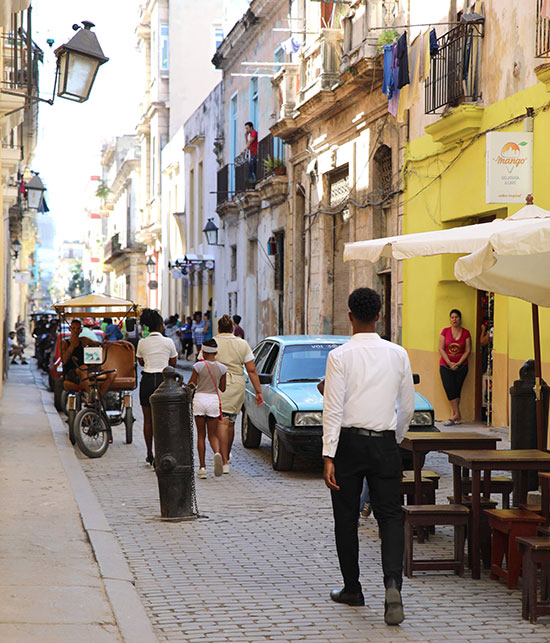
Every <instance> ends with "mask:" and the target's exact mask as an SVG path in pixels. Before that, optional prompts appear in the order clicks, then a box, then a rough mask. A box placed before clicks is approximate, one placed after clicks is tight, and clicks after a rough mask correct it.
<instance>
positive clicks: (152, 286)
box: [147, 279, 159, 290]
mask: <svg viewBox="0 0 550 643" xmlns="http://www.w3.org/2000/svg"><path fill="white" fill-rule="evenodd" d="M147 285H148V286H149V289H150V290H156V289H157V288H158V287H159V283H158V281H155V280H154V279H151V281H150V282H149V283H148V284H147Z"/></svg>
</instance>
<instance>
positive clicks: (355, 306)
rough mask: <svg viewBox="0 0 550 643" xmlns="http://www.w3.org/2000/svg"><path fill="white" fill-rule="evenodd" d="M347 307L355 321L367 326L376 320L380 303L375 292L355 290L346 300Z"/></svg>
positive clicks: (364, 289)
mask: <svg viewBox="0 0 550 643" xmlns="http://www.w3.org/2000/svg"><path fill="white" fill-rule="evenodd" d="M348 306H349V309H350V311H351V314H352V315H353V316H354V317H355V319H356V320H357V321H359V322H363V323H365V324H368V323H369V322H373V321H374V320H375V319H376V315H378V313H379V312H380V309H381V308H382V301H381V299H380V295H379V294H378V293H377V292H376V290H373V289H372V288H356V289H355V290H354V291H353V292H352V293H351V295H350V296H349V298H348Z"/></svg>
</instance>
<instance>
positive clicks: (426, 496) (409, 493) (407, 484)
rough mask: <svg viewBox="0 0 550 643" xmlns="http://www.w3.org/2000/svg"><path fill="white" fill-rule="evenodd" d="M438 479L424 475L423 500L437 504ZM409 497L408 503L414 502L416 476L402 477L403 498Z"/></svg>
mask: <svg viewBox="0 0 550 643" xmlns="http://www.w3.org/2000/svg"><path fill="white" fill-rule="evenodd" d="M437 486H438V483H437V481H436V480H430V479H429V478H424V477H422V500H425V501H426V503H430V504H435V491H436V489H437ZM405 498H406V499H407V504H408V505H412V504H414V478H401V500H402V501H403V500H404V499H405Z"/></svg>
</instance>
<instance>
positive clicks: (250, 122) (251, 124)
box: [244, 121, 254, 129]
mask: <svg viewBox="0 0 550 643" xmlns="http://www.w3.org/2000/svg"><path fill="white" fill-rule="evenodd" d="M247 125H250V127H251V128H252V129H254V123H253V122H252V121H246V123H245V124H244V126H245V127H246V126H247Z"/></svg>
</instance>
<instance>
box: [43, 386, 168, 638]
mask: <svg viewBox="0 0 550 643" xmlns="http://www.w3.org/2000/svg"><path fill="white" fill-rule="evenodd" d="M40 394H41V398H42V404H43V406H44V411H45V412H46V415H47V417H48V421H49V424H50V429H51V431H52V435H53V438H54V442H55V445H56V447H57V449H58V452H59V458H60V460H61V463H62V465H63V468H64V469H65V473H66V474H67V478H68V480H69V484H70V485H71V489H72V491H73V494H74V497H75V500H76V503H77V505H78V509H79V511H80V516H81V519H82V525H83V527H84V530H85V532H86V535H87V536H88V539H89V541H90V544H91V546H92V550H93V552H94V556H95V559H96V561H97V564H98V567H99V571H100V575H101V578H102V580H103V583H104V586H105V591H106V594H107V597H108V600H109V603H110V604H111V608H112V610H113V614H114V616H115V619H116V622H117V625H118V627H119V630H120V633H121V636H122V638H123V640H124V642H125V643H158V639H157V637H156V635H155V633H154V631H153V626H152V625H151V621H150V620H149V618H148V616H147V614H146V612H145V608H144V607H143V604H142V602H141V599H140V597H139V595H138V593H137V590H136V588H135V581H134V577H133V575H132V573H131V571H130V568H129V566H128V563H127V561H126V559H125V557H124V554H123V553H122V550H121V548H120V545H119V544H118V541H117V540H116V538H115V535H114V534H113V532H112V530H111V527H110V525H109V523H108V521H107V518H106V517H105V514H104V513H103V509H102V508H101V505H100V504H99V501H98V499H97V497H96V496H95V494H94V492H93V490H92V487H91V485H90V483H89V481H88V478H87V477H86V474H85V473H84V471H83V470H82V467H81V466H80V463H79V462H78V458H77V457H76V455H75V452H74V449H73V447H72V446H71V444H70V443H69V441H68V437H67V428H66V426H65V424H64V422H63V421H62V420H61V418H60V416H59V414H58V412H57V411H56V409H55V407H54V405H53V401H52V400H51V399H50V395H49V394H48V393H46V391H44V390H41V391H40Z"/></svg>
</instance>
